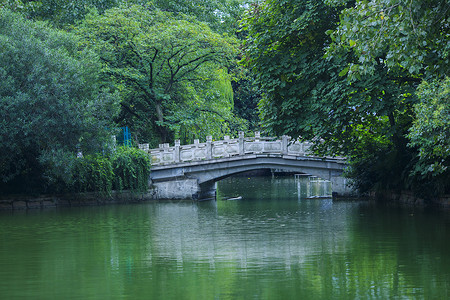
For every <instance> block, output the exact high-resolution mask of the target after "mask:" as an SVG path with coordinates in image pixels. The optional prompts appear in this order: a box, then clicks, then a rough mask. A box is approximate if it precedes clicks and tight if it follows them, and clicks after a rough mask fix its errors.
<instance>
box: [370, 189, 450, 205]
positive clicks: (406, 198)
mask: <svg viewBox="0 0 450 300" xmlns="http://www.w3.org/2000/svg"><path fill="white" fill-rule="evenodd" d="M370 197H372V198H374V199H375V200H376V201H380V202H386V203H392V204H398V205H402V206H422V207H425V206H435V207H439V208H444V209H450V195H443V196H441V197H436V198H429V199H425V198H421V197H417V196H416V195H414V193H412V192H410V191H401V192H394V191H384V192H376V193H372V194H371V195H370Z"/></svg>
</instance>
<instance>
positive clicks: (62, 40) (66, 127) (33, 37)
mask: <svg viewBox="0 0 450 300" xmlns="http://www.w3.org/2000/svg"><path fill="white" fill-rule="evenodd" d="M98 68H99V63H98V62H97V59H96V57H95V56H94V55H93V54H91V53H89V52H86V51H80V50H79V48H78V40H77V38H76V37H75V36H74V35H72V34H68V33H65V32H62V31H58V30H54V29H51V28H49V27H47V26H46V25H45V24H44V23H40V22H36V23H35V22H31V21H27V20H25V19H24V18H23V17H21V16H20V15H18V14H15V13H12V12H10V11H9V10H6V9H0V101H1V106H0V116H1V117H0V120H1V121H0V133H1V134H0V174H1V175H0V176H1V183H0V186H1V188H0V190H1V191H2V192H8V191H15V192H18V191H21V192H23V191H45V190H46V189H47V188H49V187H50V185H51V184H52V183H55V182H56V181H58V180H68V179H69V178H70V176H71V174H70V163H69V162H70V161H71V157H74V156H75V155H76V153H77V149H79V150H82V151H84V152H89V151H95V150H97V149H101V147H103V146H104V144H105V143H106V142H107V140H105V139H110V134H111V133H107V132H105V128H106V126H109V124H111V123H110V121H111V118H110V115H111V114H114V107H115V106H114V97H112V96H111V95H110V94H108V93H106V92H102V91H101V90H99V87H98V85H97V82H98V71H97V70H98ZM79 150H78V151H79Z"/></svg>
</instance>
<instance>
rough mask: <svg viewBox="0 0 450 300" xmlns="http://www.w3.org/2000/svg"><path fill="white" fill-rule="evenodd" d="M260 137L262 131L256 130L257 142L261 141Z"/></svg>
mask: <svg viewBox="0 0 450 300" xmlns="http://www.w3.org/2000/svg"><path fill="white" fill-rule="evenodd" d="M260 138H261V133H260V132H259V131H255V142H259V139H260Z"/></svg>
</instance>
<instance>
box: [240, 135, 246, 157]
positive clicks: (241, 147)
mask: <svg viewBox="0 0 450 300" xmlns="http://www.w3.org/2000/svg"><path fill="white" fill-rule="evenodd" d="M244 149H245V148H244V132H243V131H239V155H244V154H245V153H244Z"/></svg>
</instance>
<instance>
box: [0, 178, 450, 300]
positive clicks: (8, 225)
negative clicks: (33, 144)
mask: <svg viewBox="0 0 450 300" xmlns="http://www.w3.org/2000/svg"><path fill="white" fill-rule="evenodd" d="M317 184H318V183H313V184H312V185H311V183H309V182H308V181H307V179H301V181H296V180H294V178H293V177H288V178H275V179H272V178H251V179H248V178H246V177H241V178H230V179H227V180H225V181H223V182H220V184H219V189H218V198H219V199H218V200H217V201H209V202H201V203H195V202H169V201H168V202H154V203H148V204H143V205H117V206H103V207H83V208H71V209H55V210H35V211H27V212H25V211H21V212H20V211H19V212H1V213H0V299H370V298H372V299H388V298H390V299H449V298H450V255H449V250H450V230H449V228H450V227H449V225H450V217H449V215H448V213H446V212H437V211H424V210H417V209H416V210H415V209H412V208H408V209H398V208H386V207H379V206H374V205H371V204H369V203H366V202H333V201H331V200H330V199H306V198H305V197H306V196H314V195H319V194H326V193H327V188H326V187H325V188H323V187H320V183H319V186H317ZM308 185H309V186H308ZM299 194H300V197H299ZM238 196H239V197H242V198H241V199H240V200H228V201H224V200H222V199H227V198H230V197H238Z"/></svg>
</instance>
